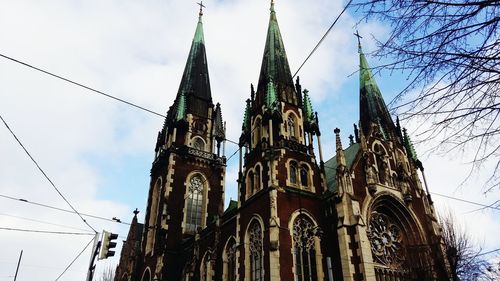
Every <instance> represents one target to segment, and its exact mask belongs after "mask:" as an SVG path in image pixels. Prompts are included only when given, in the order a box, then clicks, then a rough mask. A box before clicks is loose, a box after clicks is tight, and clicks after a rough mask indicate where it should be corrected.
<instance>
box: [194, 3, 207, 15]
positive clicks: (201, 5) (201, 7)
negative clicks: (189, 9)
mask: <svg viewBox="0 0 500 281" xmlns="http://www.w3.org/2000/svg"><path fill="white" fill-rule="evenodd" d="M196 4H198V5H199V6H200V14H199V15H200V17H201V16H203V8H206V7H205V5H203V1H200V3H196Z"/></svg>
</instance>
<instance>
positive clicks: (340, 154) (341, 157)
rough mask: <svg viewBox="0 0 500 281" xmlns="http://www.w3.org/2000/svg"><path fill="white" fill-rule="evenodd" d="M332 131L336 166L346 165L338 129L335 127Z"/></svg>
mask: <svg viewBox="0 0 500 281" xmlns="http://www.w3.org/2000/svg"><path fill="white" fill-rule="evenodd" d="M333 132H334V133H335V144H336V148H337V167H341V166H343V167H346V166H347V164H346V163H347V162H346V160H345V155H344V150H343V148H342V140H341V139H340V129H339V128H335V130H334V131H333Z"/></svg>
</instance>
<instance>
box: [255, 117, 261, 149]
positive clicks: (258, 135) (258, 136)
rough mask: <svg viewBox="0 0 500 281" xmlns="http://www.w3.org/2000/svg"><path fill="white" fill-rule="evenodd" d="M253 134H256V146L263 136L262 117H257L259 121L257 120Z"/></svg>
mask: <svg viewBox="0 0 500 281" xmlns="http://www.w3.org/2000/svg"><path fill="white" fill-rule="evenodd" d="M253 136H254V140H253V143H254V146H256V145H257V144H258V143H259V142H260V139H261V138H262V124H261V121H260V119H257V121H255V128H254V133H253Z"/></svg>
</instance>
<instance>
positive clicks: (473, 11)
mask: <svg viewBox="0 0 500 281" xmlns="http://www.w3.org/2000/svg"><path fill="white" fill-rule="evenodd" d="M352 6H353V7H355V9H356V11H357V12H361V13H362V15H363V20H369V19H376V20H381V21H382V22H384V23H387V24H388V25H389V26H390V34H389V36H388V38H387V39H384V40H380V39H377V42H378V47H379V48H378V49H377V50H376V51H375V52H374V55H375V56H379V57H383V58H389V59H390V60H391V61H392V62H391V63H388V64H386V65H382V66H381V67H382V68H383V69H388V70H391V71H402V72H403V73H405V74H408V84H407V87H406V88H405V89H404V90H403V91H402V92H401V93H400V94H399V95H398V96H397V97H396V98H395V99H394V100H393V101H392V102H391V107H392V108H393V109H394V110H395V111H397V112H398V113H399V114H401V115H400V119H401V120H407V121H416V122H418V123H419V124H431V125H430V126H429V127H426V128H422V130H421V131H420V134H419V135H418V136H419V139H420V140H426V141H429V140H432V141H433V142H434V141H436V142H434V143H437V145H434V146H433V147H432V148H433V149H432V150H431V151H433V152H435V151H439V152H443V153H449V152H464V151H467V152H468V151H471V150H473V151H474V154H473V156H472V157H471V158H470V159H469V160H470V164H471V173H470V174H469V176H470V175H472V173H474V172H477V171H478V170H479V169H480V168H481V167H482V166H483V165H484V164H485V163H486V162H487V161H492V162H491V163H492V164H493V166H494V172H493V173H492V175H491V177H490V178H489V180H488V182H487V186H486V188H487V190H491V189H492V188H493V187H499V186H500V161H499V159H500V140H499V138H498V137H499V136H500V121H499V115H500V39H499V36H498V35H499V33H500V28H499V26H498V25H499V22H500V0H416V1H415V0H355V1H353V5H352ZM423 121H425V122H423ZM467 178H469V177H467Z"/></svg>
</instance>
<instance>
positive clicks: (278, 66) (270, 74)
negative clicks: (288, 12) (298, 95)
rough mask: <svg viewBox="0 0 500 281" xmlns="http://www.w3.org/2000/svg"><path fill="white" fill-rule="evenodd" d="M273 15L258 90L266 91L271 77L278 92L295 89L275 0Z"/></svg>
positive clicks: (272, 6) (270, 20) (272, 3)
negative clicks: (275, 8)
mask: <svg viewBox="0 0 500 281" xmlns="http://www.w3.org/2000/svg"><path fill="white" fill-rule="evenodd" d="M270 10H271V15H270V18H269V25H268V29H267V39H266V45H265V48H264V56H263V58H262V66H261V70H260V76H259V84H258V86H257V92H260V93H266V87H267V86H268V83H269V81H270V79H272V80H273V83H274V84H275V85H276V90H277V92H278V93H281V92H283V91H284V90H285V89H287V90H290V91H294V85H293V81H292V74H291V71H290V66H289V65H288V59H287V56H286V52H285V46H284V44H283V39H282V37H281V33H280V29H279V26H278V20H277V18H276V12H275V10H274V1H271V9H270Z"/></svg>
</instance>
